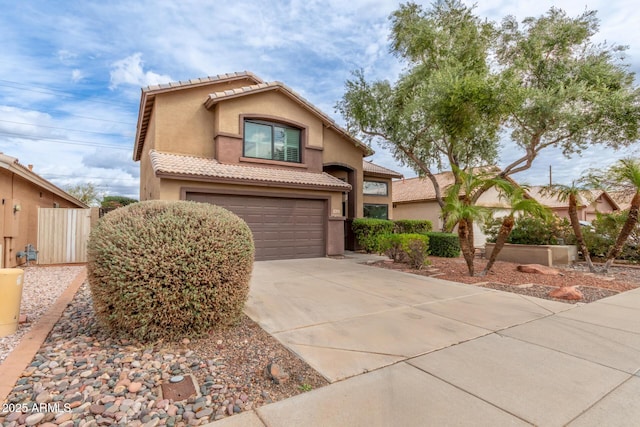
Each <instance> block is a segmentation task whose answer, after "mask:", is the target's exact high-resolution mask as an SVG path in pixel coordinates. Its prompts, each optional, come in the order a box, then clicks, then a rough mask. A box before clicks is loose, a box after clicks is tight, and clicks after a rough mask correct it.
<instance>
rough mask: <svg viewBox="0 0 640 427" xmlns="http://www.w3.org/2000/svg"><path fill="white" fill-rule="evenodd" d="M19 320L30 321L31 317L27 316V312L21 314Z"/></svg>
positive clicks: (22, 321)
mask: <svg viewBox="0 0 640 427" xmlns="http://www.w3.org/2000/svg"><path fill="white" fill-rule="evenodd" d="M19 322H20V323H29V318H28V317H27V315H26V314H21V315H20V320H19Z"/></svg>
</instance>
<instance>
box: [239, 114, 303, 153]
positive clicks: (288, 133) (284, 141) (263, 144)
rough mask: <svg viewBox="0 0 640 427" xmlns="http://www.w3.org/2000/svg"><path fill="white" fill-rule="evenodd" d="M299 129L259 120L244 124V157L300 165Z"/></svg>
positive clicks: (247, 121)
mask: <svg viewBox="0 0 640 427" xmlns="http://www.w3.org/2000/svg"><path fill="white" fill-rule="evenodd" d="M300 136H301V131H300V129H296V128H292V127H288V126H285V125H282V124H279V123H271V122H265V121H261V120H245V122H244V156H245V157H253V158H257V159H266V160H279V161H281V162H294V163H300V139H301V138H300Z"/></svg>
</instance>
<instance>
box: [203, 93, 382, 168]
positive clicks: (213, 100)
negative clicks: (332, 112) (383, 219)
mask: <svg viewBox="0 0 640 427" xmlns="http://www.w3.org/2000/svg"><path fill="white" fill-rule="evenodd" d="M267 91H279V92H282V93H283V94H285V95H287V96H289V97H290V98H291V99H293V100H294V101H296V102H297V103H298V104H300V105H302V106H303V107H305V108H307V109H308V110H309V111H311V112H312V113H314V114H315V115H316V116H317V117H319V118H320V120H322V121H323V122H324V124H325V125H326V126H327V127H330V128H332V129H334V130H335V131H337V132H338V133H339V134H341V135H342V136H343V137H345V138H346V139H347V140H349V141H351V142H353V143H354V145H356V146H357V147H358V148H360V149H362V150H363V151H364V152H365V155H367V156H370V155H371V154H373V153H374V151H373V150H372V149H371V148H370V147H369V146H368V145H366V144H364V143H363V142H362V141H360V140H359V139H357V138H355V137H354V136H353V135H351V134H350V133H349V132H347V130H346V129H344V128H342V127H340V126H338V124H337V123H336V122H335V120H333V119H332V118H331V117H329V116H328V115H327V114H325V113H324V112H323V111H322V110H320V109H319V108H318V107H316V106H315V105H313V104H312V103H311V102H309V101H307V100H306V99H305V98H304V97H303V96H302V95H300V94H299V93H298V92H296V91H294V90H293V89H291V88H290V87H289V86H287V85H285V84H284V83H282V82H278V81H276V82H266V83H265V82H262V83H258V84H255V85H250V86H244V87H241V88H237V89H229V90H225V91H222V92H214V93H211V94H209V97H208V98H207V100H206V101H205V103H204V105H205V107H207V108H211V107H213V106H214V105H215V104H217V103H218V102H220V101H223V100H226V99H232V98H237V97H240V96H245V95H249V94H255V93H260V92H267Z"/></svg>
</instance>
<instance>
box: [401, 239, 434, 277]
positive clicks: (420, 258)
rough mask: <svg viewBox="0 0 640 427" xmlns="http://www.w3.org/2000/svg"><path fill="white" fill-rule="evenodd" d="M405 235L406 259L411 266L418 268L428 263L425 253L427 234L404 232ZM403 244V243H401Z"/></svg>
mask: <svg viewBox="0 0 640 427" xmlns="http://www.w3.org/2000/svg"><path fill="white" fill-rule="evenodd" d="M401 236H406V237H405V238H404V239H406V241H407V243H408V244H406V249H405V252H406V253H407V259H408V261H409V265H410V266H411V268H415V269H417V270H420V269H421V268H422V267H423V266H424V265H427V264H429V260H428V259H427V255H429V236H426V235H424V234H404V235H402V234H401ZM403 246H404V244H403Z"/></svg>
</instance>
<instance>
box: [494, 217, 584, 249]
mask: <svg viewBox="0 0 640 427" xmlns="http://www.w3.org/2000/svg"><path fill="white" fill-rule="evenodd" d="M501 223H502V218H495V219H494V220H492V221H489V222H488V223H487V224H485V230H484V231H485V234H487V236H488V238H487V241H488V242H492V243H495V241H496V237H497V235H498V232H499V231H500V224H501ZM572 236H573V232H572V231H571V224H570V223H569V220H568V219H566V218H563V219H560V218H558V217H555V216H551V217H549V218H547V219H544V218H538V217H533V216H530V215H524V216H521V217H518V218H516V221H515V225H514V227H513V230H511V234H510V235H509V238H508V239H507V243H513V244H519V245H557V244H559V242H565V243H566V242H568V241H570V240H571V238H572Z"/></svg>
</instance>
